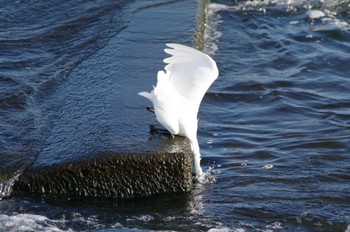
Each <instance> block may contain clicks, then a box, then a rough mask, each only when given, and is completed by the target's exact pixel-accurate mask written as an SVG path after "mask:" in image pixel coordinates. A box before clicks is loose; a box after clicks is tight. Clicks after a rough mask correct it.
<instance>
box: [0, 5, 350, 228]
mask: <svg viewBox="0 0 350 232" xmlns="http://www.w3.org/2000/svg"><path fill="white" fill-rule="evenodd" d="M200 4H201V1H189V0H186V1H165V0H163V1H127V0H125V1H108V0H101V1H69V0H67V1H35V0H34V1H20V0H19V1H2V2H1V3H0V22H1V23H0V157H1V162H0V194H1V196H0V197H5V196H8V194H9V193H10V192H11V184H12V183H13V180H14V179H16V177H17V176H18V175H19V174H20V173H21V172H22V171H23V169H25V168H26V167H28V165H30V164H31V163H32V162H34V161H37V162H39V163H43V162H55V160H56V159H67V160H69V159H70V158H71V156H72V154H76V152H77V151H81V156H85V155H89V154H91V153H96V152H104V151H106V150H108V151H114V150H117V149H118V148H119V147H118V146H119V145H118V142H115V141H114V140H113V136H114V135H115V133H116V131H118V132H119V130H118V125H114V124H113V117H112V115H113V114H115V112H116V111H118V110H116V109H118V107H123V108H124V109H125V111H124V112H125V114H126V115H127V116H126V117H125V121H122V122H123V125H124V126H125V125H129V124H128V123H129V122H128V121H127V119H132V116H130V113H129V112H135V111H136V112H138V109H140V110H139V112H140V113H139V114H140V115H142V114H143V113H144V104H145V103H144V102H142V101H141V100H140V98H139V97H138V96H137V92H138V91H141V90H147V89H149V87H150V86H151V85H152V84H154V80H155V73H156V71H157V70H159V69H161V68H162V63H161V60H162V58H164V55H163V54H162V49H163V48H164V43H166V42H177V43H184V44H187V45H192V46H193V45H194V44H195V43H196V42H195V41H196V39H197V37H196V35H195V31H196V30H195V29H193V28H194V27H196V25H197V23H196V22H195V19H196V17H198V11H199V8H200V7H198V5H200ZM206 12H207V16H206V31H205V33H204V51H205V52H206V53H208V54H210V55H211V56H212V57H213V58H214V59H215V60H216V61H217V64H218V67H219V70H220V75H219V78H218V80H217V81H216V82H215V83H214V84H213V85H212V87H211V88H210V89H209V91H208V93H207V94H206V96H205V98H204V99H203V102H202V105H201V108H200V112H199V130H198V138H199V142H200V147H201V151H202V156H203V159H202V166H203V168H204V169H205V170H206V171H207V172H208V173H211V175H212V176H214V177H215V179H216V183H214V184H208V185H196V186H195V187H194V189H193V191H192V192H190V193H184V194H170V195H161V196H152V197H149V198H145V199H134V200H127V201H116V202H108V201H97V202H81V201H79V202H77V201H74V200H61V199H60V200H58V199H51V200H48V199H45V200H43V199H37V198H34V199H33V198H31V197H28V198H16V197H14V198H9V199H4V200H2V201H0V231H10V230H12V231H87V230H88V231H128V230H129V231H163V230H167V231H168V230H170V231H343V232H344V231H346V232H349V231H350V174H349V173H350V143H349V142H350V66H349V65H350V42H349V41H350V2H349V1H347V0H322V1H316V0H315V1H303V0H294V1H293V0H267V1H257V0H253V1H234V0H232V1H230V0H215V1H211V3H210V4H209V5H208V7H207V9H206ZM189 22H194V23H189ZM145 73H147V75H145ZM148 73H149V74H148ZM140 75H141V76H143V77H142V78H141V77H140ZM94 77H96V78H94ZM122 88H128V89H129V91H128V92H130V93H128V94H130V97H129V95H127V96H126V97H125V98H122V99H124V100H122V101H121V102H118V103H115V102H114V99H120V96H118V97H116V95H118V91H117V90H118V89H122ZM134 90H135V91H134ZM119 92H121V91H119ZM133 96H135V97H133ZM82 115H83V116H82ZM149 119H151V117H149V118H147V120H149ZM147 120H146V119H145V121H140V122H136V123H135V122H133V121H132V120H131V121H132V125H129V127H128V128H131V129H130V131H133V129H132V128H144V129H141V132H139V133H148V124H149V121H147ZM130 133H131V132H130ZM130 133H129V131H124V132H123V134H122V136H121V137H123V138H127V139H126V141H129V140H133V141H134V142H135V143H137V142H139V140H140V137H141V136H138V135H130ZM126 141H123V140H122V141H121V142H122V143H124V142H125V143H127V142H126ZM119 142H120V141H119ZM60 154H61V155H62V156H60ZM63 154H64V155H63ZM38 157H55V158H52V159H48V160H47V159H43V160H40V158H38ZM57 157H59V158H57ZM38 159H39V161H38Z"/></svg>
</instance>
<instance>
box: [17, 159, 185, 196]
mask: <svg viewBox="0 0 350 232" xmlns="http://www.w3.org/2000/svg"><path fill="white" fill-rule="evenodd" d="M191 167H192V158H191V156H190V155H189V154H188V153H172V154H169V153H164V154H160V153H158V154H113V155H104V156H101V157H99V158H96V159H91V160H86V161H80V162H71V163H67V164H61V165H53V166H48V167H43V168H30V169H28V170H27V171H26V172H25V173H24V174H23V175H21V177H20V178H19V179H18V180H17V182H16V183H15V185H14V188H13V194H15V195H27V194H29V193H31V194H39V195H45V196H48V197H52V196H60V197H99V198H101V197H103V198H113V199H116V198H118V199H120V198H132V197H144V196H149V195H152V194H157V193H165V192H186V191H189V190H190V189H191V186H192V174H191Z"/></svg>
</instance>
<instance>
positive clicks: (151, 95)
mask: <svg viewBox="0 0 350 232" xmlns="http://www.w3.org/2000/svg"><path fill="white" fill-rule="evenodd" d="M138 94H139V95H140V96H142V97H145V98H147V99H148V100H150V101H151V102H153V101H152V100H153V94H152V93H149V92H139V93H138Z"/></svg>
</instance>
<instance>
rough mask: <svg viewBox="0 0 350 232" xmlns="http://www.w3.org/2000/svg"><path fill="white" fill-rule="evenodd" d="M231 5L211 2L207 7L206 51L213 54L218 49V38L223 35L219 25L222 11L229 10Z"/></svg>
mask: <svg viewBox="0 0 350 232" xmlns="http://www.w3.org/2000/svg"><path fill="white" fill-rule="evenodd" d="M229 8H230V7H229V6H227V5H224V4H218V3H210V4H209V6H208V8H207V19H206V25H205V34H204V39H205V52H206V53H207V54H209V55H213V54H214V53H215V52H216V51H217V50H218V46H217V40H218V39H219V38H220V37H221V36H222V32H220V31H219V30H218V26H219V25H220V23H222V19H221V16H220V11H223V10H227V9H229Z"/></svg>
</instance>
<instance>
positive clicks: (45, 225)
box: [0, 214, 72, 231]
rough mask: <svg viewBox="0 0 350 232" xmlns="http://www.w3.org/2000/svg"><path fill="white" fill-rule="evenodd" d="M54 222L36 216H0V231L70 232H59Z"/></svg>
mask: <svg viewBox="0 0 350 232" xmlns="http://www.w3.org/2000/svg"><path fill="white" fill-rule="evenodd" d="M55 224H56V222H55V221H52V220H50V219H48V218H47V217H45V216H41V215H36V214H16V215H11V216H8V215H0V230H1V231H72V230H70V229H69V230H61V229H59V228H58V227H57V226H56V225H55Z"/></svg>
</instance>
